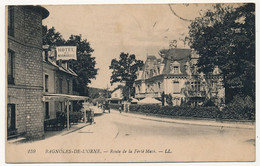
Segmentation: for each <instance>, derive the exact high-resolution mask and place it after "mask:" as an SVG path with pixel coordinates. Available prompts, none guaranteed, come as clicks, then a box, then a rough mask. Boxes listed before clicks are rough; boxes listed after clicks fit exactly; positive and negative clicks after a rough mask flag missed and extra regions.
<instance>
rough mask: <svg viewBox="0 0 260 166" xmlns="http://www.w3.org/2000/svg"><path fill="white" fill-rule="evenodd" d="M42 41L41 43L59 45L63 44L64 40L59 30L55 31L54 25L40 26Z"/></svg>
mask: <svg viewBox="0 0 260 166" xmlns="http://www.w3.org/2000/svg"><path fill="white" fill-rule="evenodd" d="M42 43H43V45H50V46H60V45H64V43H65V40H64V39H63V38H62V35H61V34H60V33H59V32H56V30H55V28H54V27H51V28H50V29H48V27H47V26H42Z"/></svg>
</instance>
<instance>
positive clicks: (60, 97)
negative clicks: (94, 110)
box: [42, 94, 89, 102]
mask: <svg viewBox="0 0 260 166" xmlns="http://www.w3.org/2000/svg"><path fill="white" fill-rule="evenodd" d="M88 98H89V97H86V96H76V95H67V94H45V95H43V99H42V101H44V102H48V101H68V100H69V101H75V100H76V101H78V100H87V99H88Z"/></svg>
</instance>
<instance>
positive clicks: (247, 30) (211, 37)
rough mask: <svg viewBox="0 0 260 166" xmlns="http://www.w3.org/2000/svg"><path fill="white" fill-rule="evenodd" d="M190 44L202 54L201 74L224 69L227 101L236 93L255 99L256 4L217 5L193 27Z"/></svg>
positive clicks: (196, 20) (194, 22) (199, 64)
mask: <svg viewBox="0 0 260 166" xmlns="http://www.w3.org/2000/svg"><path fill="white" fill-rule="evenodd" d="M189 42H190V47H191V48H192V49H194V50H195V51H196V52H197V53H198V54H199V55H200V58H199V61H198V67H199V70H200V71H203V72H204V73H205V74H209V73H210V72H212V70H213V68H214V66H216V65H217V66H218V67H219V68H220V69H221V70H222V72H223V76H224V78H223V79H224V86H225V89H226V99H227V101H230V100H231V99H232V98H233V96H235V95H236V94H240V95H242V96H247V95H248V96H251V97H252V98H253V99H254V98H255V5H254V4H252V3H247V4H240V5H239V6H238V7H231V6H228V5H226V4H224V5H223V4H217V5H215V6H214V8H213V10H208V11H207V12H206V13H205V14H204V15H203V16H201V17H198V18H196V19H195V20H194V21H193V22H192V23H191V24H190V26H189Z"/></svg>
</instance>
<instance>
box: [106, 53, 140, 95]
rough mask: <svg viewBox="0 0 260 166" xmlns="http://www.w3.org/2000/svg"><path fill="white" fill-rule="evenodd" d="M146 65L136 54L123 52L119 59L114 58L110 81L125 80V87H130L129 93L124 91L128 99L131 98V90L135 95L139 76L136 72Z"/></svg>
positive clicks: (110, 67)
mask: <svg viewBox="0 0 260 166" xmlns="http://www.w3.org/2000/svg"><path fill="white" fill-rule="evenodd" d="M143 65H144V63H143V61H142V60H137V59H136V57H135V55H134V54H131V55H130V54H128V53H123V52H122V53H121V54H120V58H119V60H117V59H112V61H111V65H110V66H109V69H111V70H113V71H112V76H111V77H110V83H111V85H113V83H116V82H125V87H127V89H128V93H126V92H125V93H124V95H125V97H126V99H129V96H130V95H129V92H130V94H131V95H133V92H134V89H133V84H134V81H135V79H136V78H137V75H136V72H137V71H138V69H139V68H140V67H142V66H143Z"/></svg>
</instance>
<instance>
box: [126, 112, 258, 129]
mask: <svg viewBox="0 0 260 166" xmlns="http://www.w3.org/2000/svg"><path fill="white" fill-rule="evenodd" d="M122 115H124V116H128V117H133V118H140V119H145V120H153V121H157V122H165V123H179V124H189V125H201V126H212V127H229V128H243V129H255V122H230V121H223V122H221V121H216V120H215V119H180V118H174V117H165V116H160V115H152V114H140V113H134V112H128V113H125V112H122Z"/></svg>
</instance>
